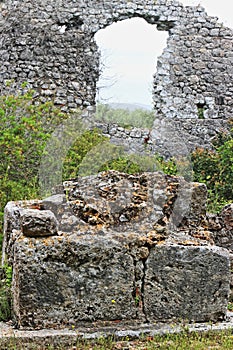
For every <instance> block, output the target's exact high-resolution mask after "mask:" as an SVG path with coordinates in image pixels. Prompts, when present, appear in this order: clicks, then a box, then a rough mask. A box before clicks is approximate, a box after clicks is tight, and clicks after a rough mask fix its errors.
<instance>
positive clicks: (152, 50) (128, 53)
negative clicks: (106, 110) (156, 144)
mask: <svg viewBox="0 0 233 350" xmlns="http://www.w3.org/2000/svg"><path fill="white" fill-rule="evenodd" d="M167 37H168V33H167V32H159V31H158V30H157V29H156V25H151V24H149V23H147V22H146V21H145V20H144V19H142V18H138V17H136V18H131V19H128V20H124V21H120V22H116V23H114V24H112V25H110V26H108V27H106V28H105V29H102V30H99V31H98V32H97V33H96V35H95V39H96V42H97V45H98V46H99V48H100V50H101V57H102V58H101V77H100V80H99V82H98V85H97V102H101V103H117V104H118V103H123V104H133V105H141V106H145V107H147V108H148V109H152V86H153V75H154V74H155V72H156V60H157V57H158V56H159V55H161V53H162V50H163V48H164V47H166V41H167Z"/></svg>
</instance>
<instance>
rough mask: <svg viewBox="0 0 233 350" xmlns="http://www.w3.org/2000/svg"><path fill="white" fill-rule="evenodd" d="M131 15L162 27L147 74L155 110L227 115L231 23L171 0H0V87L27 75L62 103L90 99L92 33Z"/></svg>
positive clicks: (94, 55) (94, 71) (95, 55)
mask: <svg viewBox="0 0 233 350" xmlns="http://www.w3.org/2000/svg"><path fill="white" fill-rule="evenodd" d="M132 17H140V18H144V19H145V20H146V21H147V22H148V23H150V24H154V25H156V26H157V29H158V30H165V31H168V33H169V37H168V41H167V47H166V48H165V49H164V51H163V53H162V55H161V57H160V58H159V59H158V62H157V71H156V74H155V77H154V90H153V99H154V105H155V110H156V111H157V112H158V113H159V114H160V115H163V116H166V117H168V118H174V117H179V118H184V119H186V118H197V116H198V115H199V117H200V118H206V119H208V118H210V119H216V118H223V119H226V118H228V117H231V115H232V88H233V86H232V81H233V79H232V74H233V72H232V30H231V29H229V28H227V27H224V26H223V25H222V24H221V23H220V22H218V19H217V18H216V17H211V16H208V15H207V13H206V12H205V9H204V8H203V7H201V6H193V7H192V6H183V5H182V4H181V3H179V2H178V1H175V0H174V1H170V0H157V1H154V0H147V1H146V2H145V3H143V4H142V3H141V1H137V0H134V1H130V2H129V1H127V0H120V1H119V0H118V1H108V0H102V1H96V0H90V1H86V2H75V1H66V2H65V3H64V2H60V1H58V0H57V1H54V2H53V4H51V3H50V2H48V1H47V0H41V1H39V2H38V1H35V0H34V1H25V2H24V6H22V4H21V2H20V1H7V2H6V3H2V4H1V9H0V31H1V55H0V57H1V64H2V74H1V80H0V82H1V84H2V91H6V89H7V88H6V86H5V85H4V83H5V82H6V80H9V79H15V88H16V87H17V88H19V87H20V83H22V82H25V81H27V82H29V84H30V86H32V87H33V88H35V89H36V90H37V91H38V93H39V94H40V95H41V98H42V99H52V100H54V102H55V103H57V104H58V105H62V106H64V108H65V107H66V108H69V107H77V106H80V105H81V106H87V105H90V104H91V105H93V104H94V99H95V94H96V82H97V80H98V77H99V74H100V68H99V52H98V50H97V46H96V43H95V40H94V34H95V33H96V32H97V31H98V30H100V29H102V28H105V27H107V26H109V25H110V24H112V23H114V22H117V21H121V20H125V19H129V18H132ZM16 28H17V30H15V29H16Z"/></svg>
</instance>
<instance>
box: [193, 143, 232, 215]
mask: <svg viewBox="0 0 233 350" xmlns="http://www.w3.org/2000/svg"><path fill="white" fill-rule="evenodd" d="M192 162H193V171H194V180H195V181H198V182H204V183H205V184H206V185H207V189H208V192H209V198H208V209H209V210H210V211H211V212H218V211H219V210H220V209H221V208H222V206H223V205H225V204H227V203H229V202H232V201H233V186H232V183H233V139H232V138H230V139H227V140H225V141H223V142H222V144H220V145H218V146H217V147H216V149H215V150H214V151H210V150H205V149H197V150H196V151H195V152H193V154H192Z"/></svg>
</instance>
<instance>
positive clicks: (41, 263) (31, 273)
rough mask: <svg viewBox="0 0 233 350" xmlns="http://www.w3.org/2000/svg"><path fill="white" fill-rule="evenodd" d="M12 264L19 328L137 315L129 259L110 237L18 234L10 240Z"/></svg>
mask: <svg viewBox="0 0 233 350" xmlns="http://www.w3.org/2000/svg"><path fill="white" fill-rule="evenodd" d="M13 269H14V275H13V305H14V314H15V317H16V321H17V324H18V326H19V327H29V328H46V327H55V328H59V327H65V326H69V325H73V324H77V323H80V322H86V321H89V322H90V321H97V320H99V321H101V320H105V321H109V320H119V319H120V320H121V319H134V318H135V317H136V311H137V310H136V305H135V300H134V297H133V289H134V262H133V258H132V257H131V256H130V255H129V254H128V252H127V248H126V246H125V245H124V244H122V243H119V242H116V241H114V240H113V239H112V240H109V239H107V238H106V237H97V236H96V237H91V236H87V237H85V238H80V237H79V238H78V237H77V236H76V238H73V239H72V237H69V238H62V237H50V238H43V239H42V238H22V239H21V240H19V241H18V242H17V244H15V254H14V267H13Z"/></svg>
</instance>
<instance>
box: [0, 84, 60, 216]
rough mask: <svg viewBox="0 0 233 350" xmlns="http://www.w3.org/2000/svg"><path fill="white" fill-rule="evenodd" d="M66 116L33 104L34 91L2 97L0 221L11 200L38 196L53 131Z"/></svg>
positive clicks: (51, 107)
mask: <svg viewBox="0 0 233 350" xmlns="http://www.w3.org/2000/svg"><path fill="white" fill-rule="evenodd" d="M64 118H67V116H66V115H65V114H63V113H61V111H60V110H59V109H57V108H55V107H54V106H53V104H52V103H50V102H47V103H43V104H35V103H33V91H29V92H27V93H26V94H25V95H19V96H12V95H8V96H0V128H1V135H0V149H1V152H0V215H1V216H0V220H1V221H2V218H3V209H4V206H5V205H6V203H7V202H8V201H10V200H18V199H26V198H27V199H29V198H35V197H36V196H38V176H37V173H38V167H39V163H40V158H41V155H42V152H43V149H44V146H45V144H46V141H47V140H48V138H49V136H50V134H51V132H52V130H53V129H54V128H55V126H56V125H58V124H59V123H60V122H61V120H63V119H64Z"/></svg>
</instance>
